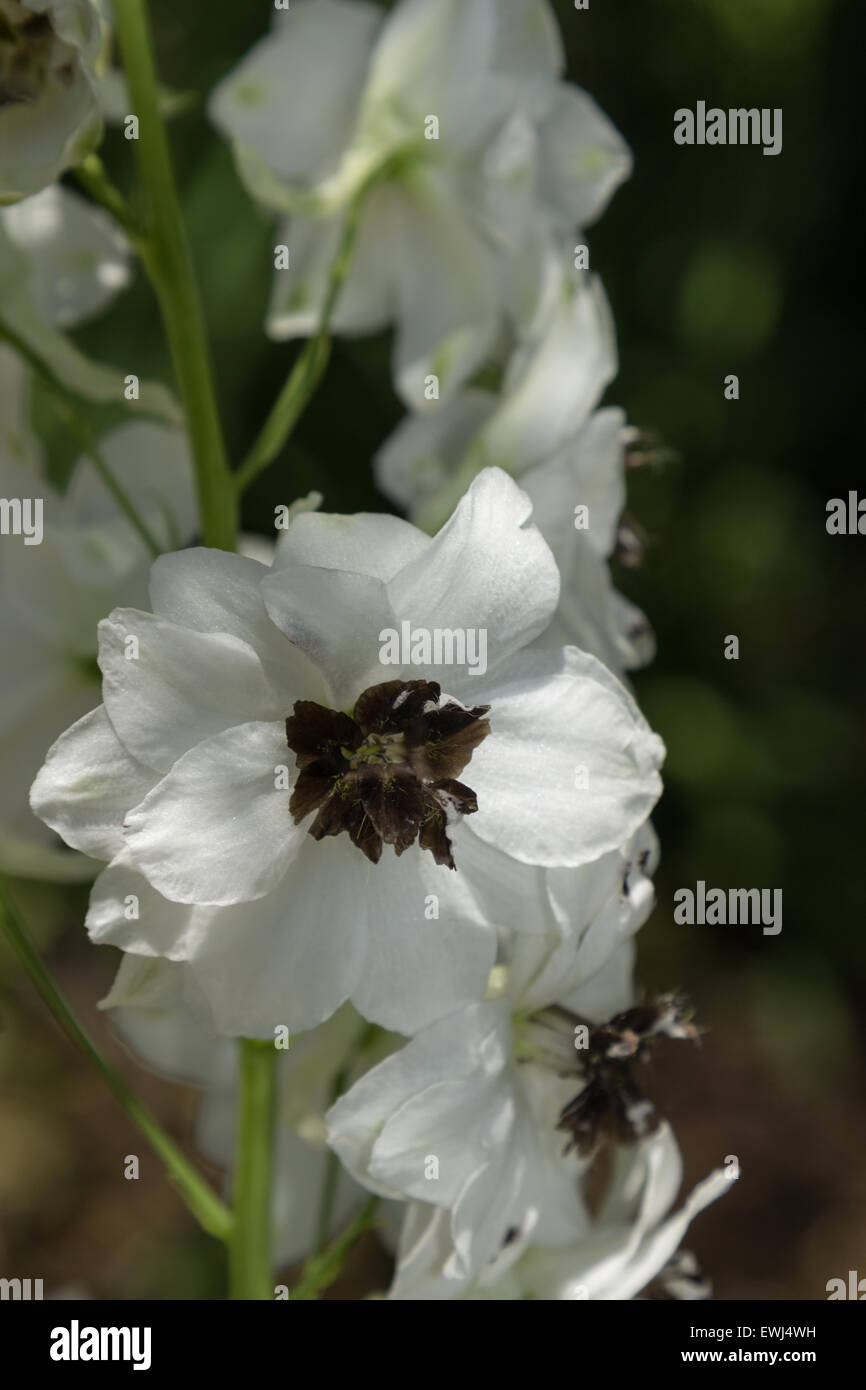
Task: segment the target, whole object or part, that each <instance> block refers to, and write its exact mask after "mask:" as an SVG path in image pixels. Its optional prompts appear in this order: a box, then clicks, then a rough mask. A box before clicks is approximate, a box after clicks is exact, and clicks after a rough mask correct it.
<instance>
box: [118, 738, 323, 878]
mask: <svg viewBox="0 0 866 1390" xmlns="http://www.w3.org/2000/svg"><path fill="white" fill-rule="evenodd" d="M286 763H287V750H286V735H285V728H284V725H283V723H282V722H278V723H250V724H243V725H241V726H239V727H238V728H233V729H227V730H226V731H225V732H223V733H220V734H217V735H216V736H215V737H213V738H209V739H206V740H205V741H204V742H203V743H199V744H198V745H197V746H196V747H195V748H192V749H191V750H190V751H189V752H188V753H185V754H184V756H183V757H182V758H180V759H179V760H178V761H177V762H176V763H175V765H174V767H173V768H172V769H171V771H170V772H169V773H168V775H167V776H166V777H164V778H163V780H162V781H161V782H159V783H158V784H157V786H156V787H154V789H153V791H152V792H150V794H149V795H148V796H146V797H145V799H144V800H143V801H142V803H141V805H140V806H137V807H136V808H135V809H134V810H133V811H131V812H130V813H129V815H128V816H127V818H126V826H125V829H126V840H127V844H128V845H129V847H130V849H131V851H132V856H133V858H134V861H135V863H136V864H137V866H138V867H139V868H140V869H141V871H142V872H143V873H144V874H145V876H146V877H147V878H148V879H149V880H150V882H151V883H152V884H153V886H154V887H155V888H157V889H158V890H159V892H160V893H162V894H164V896H165V897H167V898H170V899H171V900H172V901H173V902H179V903H204V904H216V905H228V904H230V903H239V902H249V901H251V900H252V899H253V898H261V897H264V895H265V894H266V893H268V892H270V890H271V889H272V888H274V887H276V885H277V883H279V881H280V879H281V878H282V877H283V875H284V874H285V872H286V869H287V868H288V865H289V862H290V860H291V859H292V857H293V855H294V854H295V853H297V849H298V846H299V844H300V842H301V839H302V838H303V836H304V834H305V833H306V832H305V830H304V829H302V828H301V827H299V826H296V825H295V824H294V821H293V819H292V816H291V815H290V813H289V793H288V792H287V791H285V790H282V789H280V790H277V789H276V787H275V781H276V777H275V773H276V770H277V768H278V767H280V766H286Z"/></svg>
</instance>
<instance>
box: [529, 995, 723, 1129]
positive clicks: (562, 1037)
mask: <svg viewBox="0 0 866 1390" xmlns="http://www.w3.org/2000/svg"><path fill="white" fill-rule="evenodd" d="M662 1036H664V1037H668V1038H688V1039H691V1040H697V1039H698V1038H699V1037H700V1032H699V1030H698V1029H697V1028H696V1027H695V1025H694V1024H693V1023H692V1022H691V1015H690V1014H689V1012H688V1010H687V1009H686V1007H685V1004H684V1002H683V1001H682V1000H681V999H678V998H677V997H676V995H673V994H662V995H659V997H658V998H657V999H656V1000H654V1001H653V1002H652V1003H649V1004H636V1005H635V1006H634V1007H633V1008H631V1009H626V1010H625V1011H624V1012H623V1013H619V1014H616V1015H615V1017H614V1018H612V1019H611V1020H610V1022H609V1023H604V1024H601V1025H595V1024H592V1023H587V1021H586V1020H585V1019H582V1018H579V1017H578V1015H577V1014H573V1013H570V1012H569V1010H568V1009H563V1008H560V1007H558V1006H555V1007H553V1008H550V1009H545V1010H543V1011H542V1013H540V1014H537V1015H536V1016H535V1017H534V1019H533V1020H532V1021H531V1031H530V1032H529V1034H528V1035H527V1036H526V1037H525V1038H524V1042H523V1051H522V1055H521V1056H520V1060H522V1061H535V1062H539V1063H541V1064H543V1065H545V1066H547V1067H548V1068H549V1069H551V1070H553V1071H555V1072H556V1073H557V1074H558V1075H559V1076H563V1077H566V1076H578V1077H580V1078H581V1079H582V1081H583V1083H584V1084H583V1086H582V1089H581V1090H580V1091H579V1092H578V1094H577V1095H576V1096H575V1097H574V1100H572V1101H569V1103H568V1105H566V1106H564V1107H563V1109H562V1111H561V1112H560V1116H559V1121H558V1123H557V1126H556V1127H557V1129H560V1130H562V1131H563V1132H564V1133H566V1134H567V1135H568V1136H569V1140H568V1144H567V1145H566V1150H565V1151H566V1153H568V1152H570V1151H571V1150H572V1149H576V1150H577V1152H578V1153H579V1154H581V1156H583V1157H588V1156H589V1155H591V1154H593V1153H594V1152H595V1150H596V1149H597V1148H598V1147H599V1145H600V1144H602V1143H603V1142H604V1141H605V1140H608V1141H609V1142H611V1143H615V1144H633V1143H634V1142H635V1141H636V1140H638V1139H643V1138H645V1137H646V1136H647V1135H649V1134H653V1133H654V1132H655V1130H656V1129H658V1126H659V1123H660V1118H659V1115H658V1112H657V1111H656V1108H655V1106H654V1105H653V1103H652V1101H651V1100H649V1099H648V1098H647V1097H646V1096H645V1095H644V1093H643V1090H642V1088H641V1085H640V1083H639V1081H638V1080H637V1078H636V1076H635V1068H636V1066H638V1065H639V1064H641V1063H643V1062H647V1061H649V1059H650V1057H651V1055H652V1051H653V1045H654V1040H655V1039H656V1038H658V1037H662Z"/></svg>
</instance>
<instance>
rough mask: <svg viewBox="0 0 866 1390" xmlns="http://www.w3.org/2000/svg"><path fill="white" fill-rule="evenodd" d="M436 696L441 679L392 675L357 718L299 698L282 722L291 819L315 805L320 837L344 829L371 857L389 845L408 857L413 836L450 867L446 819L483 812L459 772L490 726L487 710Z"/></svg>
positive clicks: (366, 698) (365, 700)
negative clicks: (292, 781)
mask: <svg viewBox="0 0 866 1390" xmlns="http://www.w3.org/2000/svg"><path fill="white" fill-rule="evenodd" d="M440 696H441V690H440V687H439V686H438V685H437V684H436V682H435V681H421V680H418V681H400V680H395V681H385V682H384V684H382V685H371V686H370V687H369V689H368V690H365V691H364V692H363V694H362V695H360V696H359V698H358V700H357V703H356V705H355V708H354V710H353V711H352V713H351V715H349V714H343V713H342V712H341V711H340V710H333V709H327V708H326V706H324V705H318V704H316V703H315V702H314V701H313V700H298V701H297V702H296V704H295V706H294V710H293V713H292V714H291V715H290V716H289V718H288V719H287V720H286V740H287V742H288V745H289V747H290V748H291V750H292V752H293V753H294V754H295V759H296V762H297V766H298V768H299V776H298V780H297V783H296V785H295V789H294V791H293V792H292V799H291V801H290V802H289V809H290V811H291V813H292V815H293V817H294V819H295V823H296V824H298V823H300V821H302V820H304V818H305V817H306V816H308V815H310V813H311V812H312V811H316V813H317V814H316V817H315V820H314V821H313V823H312V824H311V826H310V834H311V835H312V836H313V839H314V840H322V839H324V838H325V836H326V835H339V834H340V833H341V831H343V830H345V831H346V832H347V833H348V835H349V837H350V839H351V840H352V842H353V843H354V844H356V845H357V846H358V848H359V849H360V850H362V851H363V853H364V854H366V856H367V858H368V859H370V860H371V861H372V862H373V863H374V864H377V863H378V862H379V859H380V858H381V855H382V846H383V845H393V846H394V852H395V853H396V854H402V853H403V851H404V850H407V849H408V848H409V846H410V845H412V844H414V843H415V841H416V840H417V841H418V843H419V844H420V846H421V848H422V849H428V850H429V851H430V853H431V854H432V855H433V858H434V859H435V860H436V863H437V864H447V865H448V867H449V869H453V868H454V858H453V855H452V853H451V842H450V840H449V839H448V835H447V834H446V827H447V825H448V822H449V819H453V818H454V817H455V816H457V815H463V816H467V815H471V814H472V812H473V811H477V810H478V802H477V799H476V796H475V793H474V792H473V791H472V789H471V787H467V786H465V785H464V784H463V783H462V782H458V781H456V780H455V779H456V778H457V776H458V774H459V773H461V772H462V771H463V769H464V767H465V766H466V764H467V763H468V762H469V759H470V758H471V757H472V752H473V749H475V748H477V747H478V745H479V743H481V742H482V740H483V739H485V738H486V737H487V735H488V734H489V732H490V724H489V723H488V721H487V720H486V719H485V718H484V715H486V714H487V712H488V710H489V708H490V707H489V705H475V706H474V707H473V708H471V709H467V708H465V707H464V706H463V705H460V704H457V703H456V702H449V703H448V704H444V705H442V704H440V703H439V701H440Z"/></svg>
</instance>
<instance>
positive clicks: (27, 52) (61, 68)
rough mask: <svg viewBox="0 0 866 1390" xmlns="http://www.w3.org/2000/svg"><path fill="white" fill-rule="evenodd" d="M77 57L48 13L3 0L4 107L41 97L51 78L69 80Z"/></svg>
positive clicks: (0, 65) (0, 96) (0, 92)
mask: <svg viewBox="0 0 866 1390" xmlns="http://www.w3.org/2000/svg"><path fill="white" fill-rule="evenodd" d="M74 56H75V54H74V50H73V49H72V48H71V47H70V46H69V44H66V43H63V41H62V40H61V39H59V38H58V37H57V35H56V34H55V32H54V28H53V26H52V24H51V21H50V19H49V18H48V16H47V15H44V14H35V13H34V12H33V10H28V9H25V8H24V6H23V5H21V4H19V3H18V0H0V107H3V106H15V105H19V104H20V103H21V102H33V101H36V100H38V98H39V97H40V96H41V94H42V91H43V88H44V87H45V85H46V83H47V82H48V80H49V78H51V77H54V78H56V79H57V80H58V81H60V82H61V83H66V82H68V81H69V79H70V78H71V77H72V75H73V72H74V62H73V60H74Z"/></svg>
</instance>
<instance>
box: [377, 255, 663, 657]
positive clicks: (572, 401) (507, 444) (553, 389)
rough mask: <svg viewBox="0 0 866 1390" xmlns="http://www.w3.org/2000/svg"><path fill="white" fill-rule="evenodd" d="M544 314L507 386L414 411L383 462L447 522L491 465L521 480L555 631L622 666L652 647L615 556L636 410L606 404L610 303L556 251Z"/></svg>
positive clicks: (412, 509) (419, 506)
mask: <svg viewBox="0 0 866 1390" xmlns="http://www.w3.org/2000/svg"><path fill="white" fill-rule="evenodd" d="M542 302H543V307H542V308H541V309H540V310H539V314H538V316H537V320H536V323H535V324H534V325H533V327H532V330H531V331H530V332H529V333H527V334H526V335H525V336H524V337H523V338H522V340H521V341H520V342H519V343H518V345H517V346H516V348H515V350H514V352H513V353H512V354H511V356H510V357H509V359H508V362H507V364H506V366H505V370H504V374H503V378H502V383H501V388H500V389H499V391H493V390H486V389H483V388H481V387H471V388H466V389H464V390H462V391H461V392H459V393H458V394H457V395H456V396H455V397H454V398H453V399H452V400H451V401H445V402H442V403H441V405H440V406H439V407H438V409H437V410H436V411H435V412H433V413H431V414H424V415H417V414H416V415H409V416H407V418H406V419H405V420H404V421H403V422H402V423H401V424H400V425H398V427H397V429H396V430H395V431H394V433H393V434H392V435H391V437H390V439H388V440H387V441H386V442H385V444H384V445H383V447H382V448H381V449H380V451H379V453H378V455H377V457H376V460H375V463H374V468H375V473H376V479H377V482H378V484H379V486H380V487H381V489H382V491H383V492H384V493H385V494H386V495H387V496H388V497H391V498H392V499H393V500H394V501H395V502H397V503H398V504H399V505H400V506H402V507H404V508H405V509H406V510H407V511H408V513H409V515H410V517H411V518H412V520H413V521H415V522H416V523H417V524H418V525H419V526H424V527H425V528H426V529H432V528H433V527H435V526H437V525H439V524H440V522H441V520H442V517H443V516H446V515H447V514H448V512H449V511H450V510H451V508H452V506H453V505H454V501H455V500H456V499H457V498H458V497H459V496H460V495H461V494H462V492H463V491H464V490H465V488H466V487H468V485H469V483H470V481H471V480H472V478H473V477H474V476H475V474H476V473H477V472H478V471H479V469H481V468H482V467H484V466H486V465H489V464H495V465H497V466H498V467H500V468H504V469H505V470H506V472H508V473H510V474H512V475H513V476H514V477H516V478H518V479H519V481H520V486H521V487H522V488H524V490H525V491H526V492H527V493H528V494H529V496H530V497H531V498H532V502H533V518H534V520H535V522H536V525H537V526H538V527H539V529H540V531H541V533H542V535H543V536H544V538H545V540H546V541H547V543H548V545H549V546H550V548H551V550H552V551H553V554H554V556H555V558H556V562H557V564H558V566H559V570H560V574H561V576H562V589H561V593H560V600H559V607H558V610H557V613H556V616H555V618H554V621H553V623H552V624H551V627H550V629H549V630H548V631H547V633H546V634H545V641H547V640H550V641H555V642H574V643H575V644H576V645H577V646H579V647H582V648H583V649H584V650H585V651H589V652H592V653H593V655H595V656H597V657H599V659H600V660H602V661H603V662H604V663H605V665H607V666H609V667H611V669H612V670H615V671H623V670H628V669H631V668H633V667H635V666H640V665H642V664H643V663H644V662H646V661H648V660H650V659H651V657H652V654H653V641H652V634H651V632H650V629H649V625H648V623H647V621H646V619H645V618H644V616H643V614H642V613H641V612H640V611H639V609H637V608H636V607H635V606H634V605H633V604H632V603H630V602H628V600H626V599H625V598H623V597H622V595H621V594H618V593H617V592H616V591H615V589H614V588H613V585H612V583H611V578H610V572H609V567H608V557H609V556H610V555H611V553H612V552H613V550H614V547H615V545H616V540H617V528H618V523H619V518H620V515H621V513H622V510H623V507H624V505H625V452H626V451H625V440H626V434H625V416H624V415H623V412H622V411H621V410H618V409H615V408H606V409H601V410H598V409H596V408H595V407H596V406H597V405H598V401H599V399H600V398H601V395H602V393H603V391H604V388H605V387H606V386H607V384H608V383H609V382H610V381H611V380H612V379H613V377H614V376H615V375H616V368H617V353H616V341H615V336H614V329H613V321H612V318H611V313H610V307H609V305H608V302H607V298H606V296H605V294H604V290H603V289H602V286H601V282H600V281H599V280H598V279H597V278H596V277H588V276H586V275H585V274H583V273H579V274H572V273H570V272H567V271H565V270H564V269H563V268H562V263H561V260H559V259H557V258H553V257H552V258H550V259H549V260H548V263H547V281H546V286H545V291H544V294H543V295H542Z"/></svg>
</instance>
